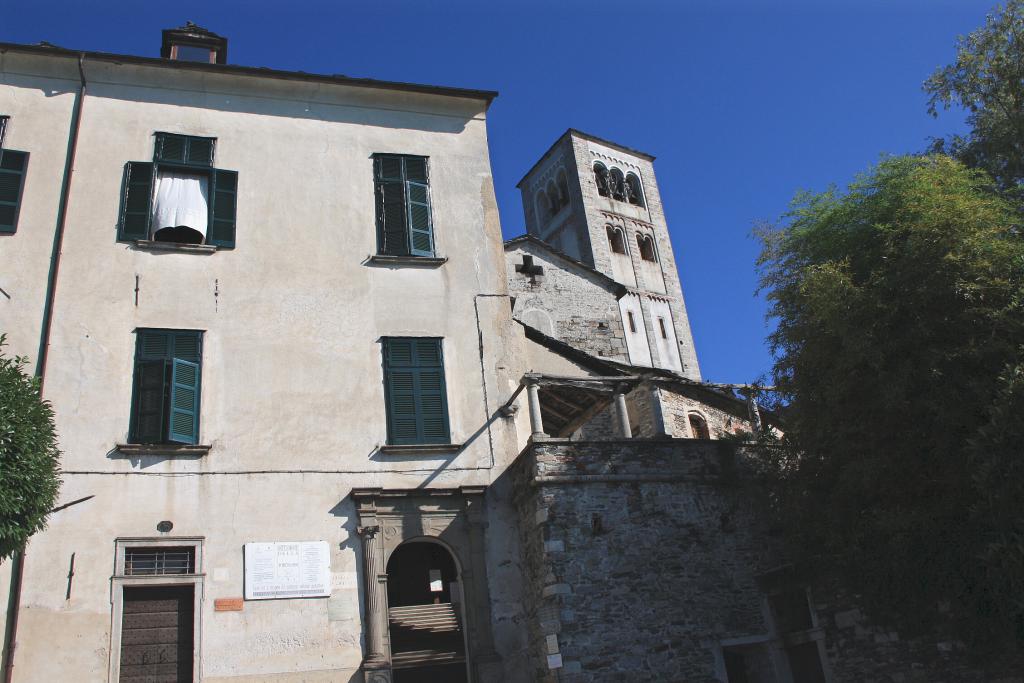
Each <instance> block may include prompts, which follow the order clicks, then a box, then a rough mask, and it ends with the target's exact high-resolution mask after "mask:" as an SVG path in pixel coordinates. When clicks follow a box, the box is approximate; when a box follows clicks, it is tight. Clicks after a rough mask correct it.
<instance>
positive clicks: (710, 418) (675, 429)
mask: <svg viewBox="0 0 1024 683" xmlns="http://www.w3.org/2000/svg"><path fill="white" fill-rule="evenodd" d="M661 396H662V405H663V406H664V411H665V427H666V429H667V430H668V431H669V433H671V434H672V436H674V437H676V438H680V439H691V438H693V434H692V433H691V431H690V425H689V416H690V414H691V413H696V414H697V415H699V416H700V417H702V418H703V419H704V421H705V422H706V423H707V425H708V431H709V432H710V435H711V438H712V439H720V438H721V437H722V436H723V435H726V434H736V433H737V432H741V431H747V432H749V431H752V430H751V426H750V420H749V419H746V418H740V417H739V416H737V415H736V414H735V412H730V411H727V410H724V409H722V408H719V407H715V406H712V405H709V404H708V403H707V402H706V401H699V400H697V399H695V398H693V397H690V396H686V395H684V394H680V393H678V392H675V391H672V390H670V389H667V388H662V390H661Z"/></svg>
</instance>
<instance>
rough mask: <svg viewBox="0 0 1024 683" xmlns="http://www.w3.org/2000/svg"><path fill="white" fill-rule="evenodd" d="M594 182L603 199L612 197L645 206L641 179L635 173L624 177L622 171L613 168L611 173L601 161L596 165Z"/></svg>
mask: <svg viewBox="0 0 1024 683" xmlns="http://www.w3.org/2000/svg"><path fill="white" fill-rule="evenodd" d="M594 182H596V183H597V193H598V194H599V195H601V196H602V197H611V198H612V199H614V200H616V201H620V202H629V203H630V204H634V205H636V206H643V205H644V192H643V188H642V186H641V185H640V178H638V177H637V176H636V174H635V173H627V174H626V175H625V176H623V175H622V171H620V170H619V169H617V168H612V170H611V171H609V170H608V168H607V167H606V166H605V165H604V164H602V163H601V162H600V161H598V162H596V163H595V164H594Z"/></svg>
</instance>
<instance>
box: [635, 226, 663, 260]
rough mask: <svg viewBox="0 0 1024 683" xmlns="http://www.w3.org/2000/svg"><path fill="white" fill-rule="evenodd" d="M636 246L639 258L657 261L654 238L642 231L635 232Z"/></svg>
mask: <svg viewBox="0 0 1024 683" xmlns="http://www.w3.org/2000/svg"><path fill="white" fill-rule="evenodd" d="M636 246H637V248H638V249H639V250H640V258H642V259H643V260H644V261H653V262H655V263H657V261H658V257H657V255H656V254H655V253H654V238H653V237H651V236H650V235H644V234H643V233H639V232H638V233H637V234H636Z"/></svg>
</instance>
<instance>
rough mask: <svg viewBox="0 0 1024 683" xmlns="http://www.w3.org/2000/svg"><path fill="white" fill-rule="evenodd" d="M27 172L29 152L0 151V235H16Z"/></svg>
mask: <svg viewBox="0 0 1024 683" xmlns="http://www.w3.org/2000/svg"><path fill="white" fill-rule="evenodd" d="M27 170H28V152H16V151H14V150H12V149H0V233H4V234H14V232H15V231H16V230H17V229H18V213H19V211H20V209H21V192H22V189H23V188H24V187H25V171H27Z"/></svg>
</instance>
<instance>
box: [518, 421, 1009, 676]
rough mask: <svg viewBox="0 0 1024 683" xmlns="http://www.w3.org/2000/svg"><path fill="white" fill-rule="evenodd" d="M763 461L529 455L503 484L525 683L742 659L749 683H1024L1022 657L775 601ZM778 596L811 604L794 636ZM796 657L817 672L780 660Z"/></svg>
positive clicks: (848, 608) (816, 594)
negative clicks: (513, 539) (517, 560)
mask: <svg viewBox="0 0 1024 683" xmlns="http://www.w3.org/2000/svg"><path fill="white" fill-rule="evenodd" d="M758 453H759V452H758V451H757V450H756V449H754V448H752V447H737V446H736V445H735V444H734V443H731V442H725V441H706V440H693V439H685V440H684V439H667V440H666V439H629V440H623V439H619V440H605V441H572V442H570V441H568V440H566V439H541V440H535V441H534V442H533V443H531V444H530V445H528V446H527V448H526V449H525V450H524V451H523V453H522V454H521V455H520V457H519V459H518V460H517V462H516V463H515V464H514V465H513V467H512V468H511V469H510V470H509V472H508V473H507V474H506V477H511V481H510V482H509V483H510V485H511V490H512V491H514V492H515V495H514V498H513V505H514V507H515V509H516V514H517V523H518V526H519V539H520V548H521V565H522V571H523V580H524V605H523V610H524V618H525V620H526V622H527V626H528V634H527V638H528V644H527V648H528V650H529V661H530V662H531V668H532V672H531V674H532V679H533V680H536V681H543V682H545V683H554V682H556V681H558V682H565V683H577V682H583V681H587V682H591V681H593V682H595V683H604V682H612V681H616V682H619V681H621V682H623V683H625V682H627V681H628V682H634V681H637V682H639V681H652V682H653V681H658V682H664V683H676V682H679V683H681V682H683V681H686V682H687V683H713V682H721V681H726V680H730V679H729V678H728V676H729V674H727V670H726V661H727V658H728V657H729V656H730V653H733V654H734V653H737V652H740V653H743V655H744V661H745V664H746V667H747V668H746V673H745V674H744V676H745V678H744V680H747V681H750V682H751V683H804V681H825V682H826V683H956V682H960V681H970V682H975V681H976V682H978V683H982V682H986V683H1024V677H1022V676H1021V673H1020V672H1021V671H1022V665H1024V662H1022V661H1021V660H1020V658H1019V657H1018V658H1017V659H1011V660H1001V661H989V662H979V661H972V660H970V659H969V658H968V656H967V653H966V651H965V649H964V646H963V644H962V643H957V642H956V641H954V640H950V639H943V638H942V637H934V636H933V637H918V638H903V637H901V635H900V634H899V633H896V632H894V631H893V630H891V629H888V628H885V627H884V626H882V625H880V624H876V623H872V622H871V620H870V619H869V618H868V617H867V616H866V615H864V614H863V613H862V612H861V610H860V609H858V608H857V606H856V600H855V599H854V598H853V597H851V596H846V595H844V594H842V593H841V592H840V591H838V590H837V589H836V587H835V585H834V584H831V583H829V582H827V581H817V582H814V584H813V585H808V584H804V583H801V582H799V581H796V580H795V579H788V581H790V583H789V584H787V585H786V586H785V587H784V588H779V583H778V579H777V578H771V577H778V576H788V574H787V572H788V571H789V570H780V567H783V568H785V567H786V566H787V565H786V564H785V558H784V557H783V556H782V555H781V551H780V549H779V548H778V547H777V545H776V543H775V540H774V539H775V536H774V535H773V533H772V530H771V529H769V528H768V526H767V521H766V520H767V515H765V514H764V508H763V507H762V506H763V503H764V501H763V498H762V496H761V493H760V489H759V487H758V486H757V484H756V483H755V481H754V479H753V477H752V476H751V475H750V469H749V467H748V464H749V462H750V460H751V459H752V458H756V457H759V456H758ZM780 591H783V592H785V591H788V593H789V594H790V595H793V594H795V595H797V596H801V595H806V596H807V598H806V609H807V615H808V619H809V623H808V624H806V625H805V626H801V627H800V628H802V629H803V630H802V631H800V632H798V633H793V632H791V631H792V628H790V627H787V626H785V623H786V618H785V617H783V616H780V614H781V613H780V612H779V611H778V607H777V603H776V599H777V598H778V596H779V595H780V594H783V593H780ZM801 646H803V647H804V648H806V647H808V646H809V647H811V648H812V653H813V652H817V653H820V654H818V655H815V660H816V661H820V667H821V669H820V672H815V673H813V674H810V675H809V674H808V673H807V670H806V669H803V670H801V667H800V663H799V662H798V661H795V660H793V659H791V657H792V655H793V653H795V652H798V651H801ZM815 648H816V649H815ZM803 651H804V652H805V653H806V650H805V649H804V650H803ZM819 657H820V660H819V659H818V658H819ZM734 665H735V663H734Z"/></svg>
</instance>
